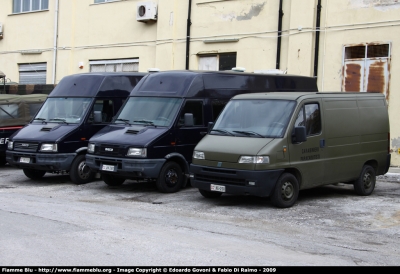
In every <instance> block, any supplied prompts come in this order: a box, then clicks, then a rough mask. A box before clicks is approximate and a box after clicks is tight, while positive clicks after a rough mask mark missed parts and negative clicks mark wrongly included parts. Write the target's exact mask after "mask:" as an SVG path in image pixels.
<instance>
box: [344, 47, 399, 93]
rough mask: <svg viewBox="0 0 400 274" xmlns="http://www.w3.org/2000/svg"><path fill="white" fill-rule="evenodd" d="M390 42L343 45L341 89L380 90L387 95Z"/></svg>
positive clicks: (354, 90) (350, 90)
mask: <svg viewBox="0 0 400 274" xmlns="http://www.w3.org/2000/svg"><path fill="white" fill-rule="evenodd" d="M390 51H391V44H390V43H387V44H379V43H368V44H360V45H351V46H344V49H343V56H344V57H343V59H344V60H343V72H344V77H343V81H342V91H349V92H352V91H353V92H380V93H383V94H385V95H386V96H387V92H388V86H389V75H390Z"/></svg>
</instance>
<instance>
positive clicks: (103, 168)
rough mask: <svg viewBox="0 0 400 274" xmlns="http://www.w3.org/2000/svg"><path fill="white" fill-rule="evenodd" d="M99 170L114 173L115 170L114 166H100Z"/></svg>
mask: <svg viewBox="0 0 400 274" xmlns="http://www.w3.org/2000/svg"><path fill="white" fill-rule="evenodd" d="M101 170H104V171H115V170H116V168H115V166H110V165H102V166H101Z"/></svg>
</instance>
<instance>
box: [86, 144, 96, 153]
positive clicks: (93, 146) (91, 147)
mask: <svg viewBox="0 0 400 274" xmlns="http://www.w3.org/2000/svg"><path fill="white" fill-rule="evenodd" d="M94 148H95V144H89V145H88V147H87V152H88V153H94Z"/></svg>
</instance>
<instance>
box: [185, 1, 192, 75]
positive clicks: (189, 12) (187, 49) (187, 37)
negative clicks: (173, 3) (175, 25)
mask: <svg viewBox="0 0 400 274" xmlns="http://www.w3.org/2000/svg"><path fill="white" fill-rule="evenodd" d="M191 13H192V0H189V8H188V19H187V26H186V66H185V67H186V70H188V69H189V55H190V26H191V25H192V21H191V18H190V15H191Z"/></svg>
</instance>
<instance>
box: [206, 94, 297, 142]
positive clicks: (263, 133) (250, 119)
mask: <svg viewBox="0 0 400 274" xmlns="http://www.w3.org/2000/svg"><path fill="white" fill-rule="evenodd" d="M295 106H296V102H295V101H290V100H254V99H252V100H232V101H230V102H229V103H228V104H227V105H226V107H225V109H224V110H223V112H222V113H221V115H220V116H219V118H218V120H217V121H216V123H215V126H214V127H213V130H212V131H211V133H210V134H214V135H218V134H219V135H232V136H238V137H255V138H282V137H283V136H284V134H285V131H286V128H287V126H288V123H289V121H290V117H291V116H292V113H293V110H294V108H295Z"/></svg>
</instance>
